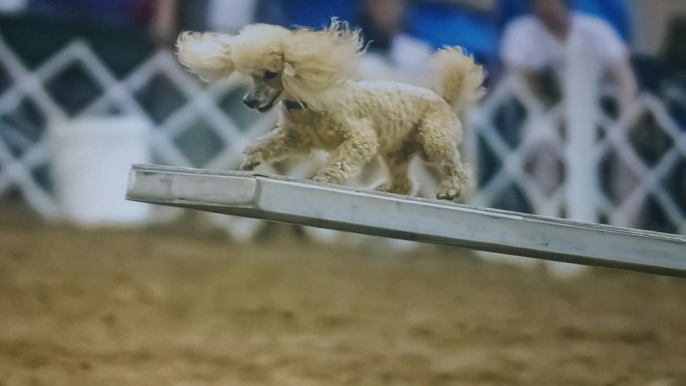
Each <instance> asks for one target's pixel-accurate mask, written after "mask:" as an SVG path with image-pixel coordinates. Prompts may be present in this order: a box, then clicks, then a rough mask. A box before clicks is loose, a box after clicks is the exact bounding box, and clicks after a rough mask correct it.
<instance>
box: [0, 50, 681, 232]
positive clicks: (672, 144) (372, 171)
mask: <svg viewBox="0 0 686 386" xmlns="http://www.w3.org/2000/svg"><path fill="white" fill-rule="evenodd" d="M65 85H76V86H75V87H79V88H80V90H83V92H82V93H79V94H78V95H76V96H75V95H71V94H70V93H65V92H64V89H65ZM70 87H71V86H70ZM243 93H244V88H243V86H242V85H241V84H240V83H239V82H238V81H236V80H233V79H229V80H227V81H225V82H221V83H216V84H213V85H211V86H209V87H205V86H204V85H203V84H201V83H200V82H198V81H197V80H196V79H195V77H193V76H191V75H189V74H187V73H186V72H185V71H184V70H183V69H182V68H180V66H179V65H178V64H177V63H176V60H175V58H174V57H173V54H172V53H171V52H166V51H160V52H158V53H157V54H155V55H154V56H153V57H151V58H150V59H148V60H147V61H145V62H144V63H142V64H141V65H140V66H139V67H138V68H137V69H135V70H134V71H133V72H132V73H130V74H129V75H128V76H126V77H124V78H123V79H116V78H115V77H114V76H113V75H112V74H111V72H110V71H109V70H108V69H107V67H106V66H105V65H104V64H103V63H102V62H101V61H100V59H99V58H98V57H97V56H96V55H95V54H94V53H93V51H92V50H91V49H90V47H88V45H86V44H85V43H83V42H78V41H77V42H74V43H72V44H70V45H68V46H66V47H65V48H63V49H62V50H60V51H59V52H58V53H57V54H56V55H54V56H53V57H51V58H50V59H49V60H47V61H46V62H45V63H43V64H42V65H40V66H39V67H37V68H35V69H33V70H28V69H27V68H26V67H25V66H24V65H23V64H22V63H21V61H20V60H19V59H18V58H17V57H16V55H14V53H13V52H12V51H11V50H10V49H9V47H8V46H7V45H6V44H5V43H4V42H3V41H2V40H1V39H0V117H1V120H0V124H1V125H0V195H2V194H4V193H5V192H7V191H9V190H10V189H19V190H20V191H21V192H22V194H23V195H24V196H25V197H26V200H27V202H28V203H29V204H30V205H31V206H32V207H33V208H35V209H36V210H37V211H38V212H40V213H41V214H42V215H44V216H46V217H55V216H59V209H58V206H57V204H56V201H55V199H54V192H53V189H52V184H51V181H50V179H49V174H50V173H48V172H47V170H48V167H49V165H48V157H47V155H46V149H45V143H44V139H45V136H44V134H45V132H46V129H47V127H48V126H49V125H50V124H51V122H53V121H55V120H63V119H74V118H78V117H81V116H86V115H93V114H96V115H103V114H134V115H139V116H143V117H146V118H147V119H148V120H149V122H150V125H151V126H152V127H153V128H154V129H153V132H154V135H153V150H154V156H155V160H156V162H159V163H163V164H169V165H178V166H195V167H204V168H212V169H231V168H236V167H237V166H238V164H239V162H240V159H241V152H242V150H243V148H244V147H245V145H246V144H248V143H249V142H250V141H252V140H253V139H254V138H255V137H257V136H259V135H261V134H263V133H265V132H266V131H268V130H269V129H270V128H272V127H273V125H274V123H275V121H276V116H275V115H274V114H271V115H259V114H256V113H253V112H251V111H249V110H248V109H245V108H244V107H243V106H242V105H241V102H240V100H241V97H242V95H243ZM549 94H550V95H552V97H548V98H546V99H539V98H537V97H536V96H535V95H534V94H533V93H532V92H531V91H530V89H529V87H528V85H527V84H526V83H525V82H524V81H523V80H522V79H519V78H516V77H510V78H507V79H506V80H504V81H503V82H501V83H500V84H499V85H498V86H497V87H496V88H495V89H494V90H492V91H491V92H490V94H489V96H488V98H487V99H486V100H485V101H484V103H483V104H482V105H481V106H479V107H478V108H476V109H474V111H472V112H471V113H470V114H469V117H468V125H467V126H468V129H467V130H466V131H467V143H466V145H465V149H464V151H465V153H467V156H468V158H469V159H471V162H472V163H473V164H474V166H475V167H476V168H477V173H475V177H477V178H476V179H477V180H478V181H479V186H478V189H477V190H476V192H475V193H473V194H471V195H470V196H469V201H470V202H471V203H473V204H476V205H481V206H490V207H500V208H506V209H514V210H522V211H530V212H535V213H539V214H544V215H551V216H564V215H565V212H566V210H567V206H568V205H569V204H570V203H568V202H567V201H566V198H565V188H566V187H565V176H566V172H567V165H566V164H565V160H564V158H563V153H564V149H565V136H566V133H565V131H566V122H565V112H564V107H563V106H564V99H563V97H562V96H560V95H559V94H558V93H549ZM603 103H604V102H603ZM596 125H597V133H598V142H597V151H598V154H600V157H599V158H598V165H597V175H598V178H601V179H602V181H601V182H602V183H601V186H602V189H601V190H602V191H601V192H599V194H598V197H595V198H594V202H595V203H596V207H597V213H598V215H599V218H600V219H601V220H602V221H604V222H607V223H610V224H613V225H620V226H634V227H642V228H650V229H656V230H663V231H669V232H681V233H684V232H686V225H684V224H686V136H685V134H684V132H685V128H686V93H685V92H684V91H683V90H682V89H680V88H678V87H668V88H666V90H665V92H664V95H661V96H655V95H647V94H644V95H641V97H640V98H639V100H637V101H636V103H635V106H633V108H632V109H631V111H630V113H628V114H625V115H624V116H623V117H622V118H621V119H619V118H617V117H616V114H615V113H614V111H613V108H612V106H611V105H610V106H609V107H606V106H605V104H601V105H599V108H598V114H597V120H596ZM322 162H323V158H322V156H321V155H317V154H315V155H313V156H312V157H309V158H307V159H306V160H305V162H302V161H301V162H298V161H297V160H295V161H291V162H284V163H281V164H279V165H276V166H275V168H276V169H275V170H276V171H278V172H281V173H287V174H290V175H294V176H299V177H309V176H311V175H312V174H313V173H314V171H315V170H316V169H317V167H318V165H320V164H321V163H322ZM412 169H413V171H414V174H415V177H416V179H417V180H418V181H419V183H420V190H419V194H420V195H423V196H428V197H430V196H432V195H433V194H434V192H435V188H436V178H435V172H434V171H433V170H432V169H431V168H427V167H425V166H424V165H422V164H421V162H415V164H413V165H412ZM382 176H383V173H382V170H381V168H380V166H379V165H372V166H370V167H369V168H368V169H367V171H366V172H365V173H364V175H363V176H362V177H361V178H360V179H359V180H358V181H354V182H353V184H356V185H359V186H370V185H372V184H373V183H374V182H376V181H377V180H378V179H380V178H382ZM212 221H214V222H216V223H218V224H219V225H221V226H224V227H226V228H227V229H228V230H229V232H231V233H232V234H234V235H235V236H236V237H237V238H241V239H250V238H251V237H252V236H253V235H254V234H256V233H257V232H259V230H260V229H261V226H262V225H261V223H257V222H252V221H250V220H238V219H231V218H226V217H212ZM308 232H309V231H308ZM311 233H312V237H315V238H319V239H321V240H322V241H326V240H329V239H337V238H339V237H340V236H336V235H331V234H329V233H326V232H319V231H313V232H311Z"/></svg>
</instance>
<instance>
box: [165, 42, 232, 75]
mask: <svg viewBox="0 0 686 386" xmlns="http://www.w3.org/2000/svg"><path fill="white" fill-rule="evenodd" d="M231 39H232V37H231V36H229V35H223V34H216V33H198V32H184V33H182V34H181V35H179V38H178V40H177V41H176V57H177V58H178V60H179V62H180V63H181V64H182V65H183V66H184V67H185V68H186V69H187V70H188V71H190V72H192V73H194V74H197V75H198V76H199V77H200V79H202V80H204V81H206V82H209V81H213V80H217V79H221V78H225V77H228V76H229V75H231V73H232V72H233V70H234V65H233V61H232V60H231Z"/></svg>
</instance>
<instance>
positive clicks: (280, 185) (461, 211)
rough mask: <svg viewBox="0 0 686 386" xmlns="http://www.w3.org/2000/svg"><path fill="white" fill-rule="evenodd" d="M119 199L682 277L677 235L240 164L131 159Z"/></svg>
mask: <svg viewBox="0 0 686 386" xmlns="http://www.w3.org/2000/svg"><path fill="white" fill-rule="evenodd" d="M127 198H128V199H129V200H133V201H141V202H147V203H152V204H158V205H167V206H175V207H183V208H190V209H197V210H203V211H208V212H216V213H223V214H229V215H238V216H244V217H252V218H259V219H265V220H271V221H279V222H287V223H294V224H301V225H307V226H315V227H321V228H329V229H337V230H342V231H349V232H356V233H364V234H370V235H376V236H383V237H391V238H397V239H405V240H412V241H419V242H425V243H434V244H443V245H450V246H455V247H463V248H471V249H477V250H484V251H491V252H498V253H507V254H512V255H520V256H527V257H534V258H539V259H544V260H551V261H561V262H567V263H575V264H584V265H594V266H600V267H608V268H619V269H626V270H632V271H638V272H649V273H656V274H664V275H672V276H680V277H686V237H683V236H677V235H668V234H661V233H656V232H648V231H640V230H633V229H626V228H616V227H611V226H606V225H599V224H592V223H585V222H579V221H572V220H565V219H556V218H546V217H541V216H533V215H526V214H521V213H515V212H508V211H501V210H493V209H481V208H475V207H470V206H466V205H460V204H454V203H449V202H443V201H434V200H426V199H421V198H414V197H405V196H398V195H392V194H385V193H379V192H372V191H367V190H360V189H352V188H349V187H345V186H338V185H329V184H321V183H316V182H312V181H303V180H297V179H293V178H284V177H277V176H271V175H267V174H261V173H247V172H213V171H208V170H199V169H187V168H173V167H164V166H154V165H134V167H133V168H132V170H131V173H130V175H129V186H128V191H127Z"/></svg>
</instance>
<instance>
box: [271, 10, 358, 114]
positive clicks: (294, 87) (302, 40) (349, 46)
mask: <svg viewBox="0 0 686 386" xmlns="http://www.w3.org/2000/svg"><path fill="white" fill-rule="evenodd" d="M283 51H284V71H283V74H282V77H281V80H282V82H283V85H284V87H285V89H286V91H288V92H289V93H290V94H291V95H292V96H293V97H294V98H296V99H297V100H298V101H299V102H304V103H307V105H308V107H309V108H311V109H314V110H323V109H326V108H327V107H328V105H330V104H331V102H335V100H336V99H338V98H337V96H336V95H337V94H336V93H335V91H334V90H335V89H336V88H337V87H339V86H341V85H342V84H344V83H345V82H346V81H347V80H349V79H352V78H354V77H355V76H356V75H357V66H358V62H359V57H360V54H361V51H362V39H361V36H360V31H359V30H357V29H351V28H349V27H348V24H347V23H343V22H339V21H338V20H336V19H333V20H332V22H331V25H330V26H329V27H327V28H324V29H323V30H320V31H313V30H310V29H307V28H300V29H297V30H295V31H293V34H292V36H290V37H288V38H287V39H285V40H284V47H283ZM332 91H333V92H332Z"/></svg>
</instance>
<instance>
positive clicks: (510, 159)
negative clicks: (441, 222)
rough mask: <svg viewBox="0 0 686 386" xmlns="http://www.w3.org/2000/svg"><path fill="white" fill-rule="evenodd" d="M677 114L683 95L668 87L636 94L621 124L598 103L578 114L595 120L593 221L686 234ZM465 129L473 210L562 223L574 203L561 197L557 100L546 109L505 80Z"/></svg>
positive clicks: (685, 101)
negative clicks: (473, 159)
mask: <svg viewBox="0 0 686 386" xmlns="http://www.w3.org/2000/svg"><path fill="white" fill-rule="evenodd" d="M609 99H610V98H605V99H604V101H608V100H609ZM685 107H686V98H685V95H684V93H683V91H680V90H679V89H678V88H675V89H670V90H669V92H667V93H666V95H665V96H664V98H663V99H661V98H658V97H657V96H655V95H650V94H642V95H640V96H639V98H638V99H637V100H636V101H635V103H634V104H633V106H631V108H630V109H628V112H626V113H625V114H624V115H623V116H622V117H621V118H618V117H616V116H615V114H613V113H612V112H611V110H612V109H611V108H603V107H602V104H600V103H599V104H598V106H597V109H596V110H595V111H585V112H582V113H584V114H592V115H593V117H594V121H595V128H590V129H591V130H595V135H596V137H597V141H596V143H595V148H594V149H593V151H592V152H591V153H592V154H594V155H595V157H596V162H595V166H594V168H593V169H594V170H591V173H593V174H594V175H595V176H594V178H597V179H598V180H599V181H598V185H599V186H601V187H602V189H599V190H598V191H595V189H593V188H592V187H590V186H589V189H588V193H589V195H592V197H591V202H592V203H593V205H594V209H595V211H596V213H597V216H598V219H600V220H602V221H603V222H607V223H609V224H612V225H617V226H627V227H641V228H651V229H655V230H661V231H668V232H680V233H684V232H686V196H685V195H686V191H685V190H684V189H685V188H686V148H685V147H684V144H685V143H686V133H685V130H686V127H684V123H686V122H684V121H681V122H679V121H678V119H677V118H675V114H678V113H679V112H681V113H682V114H683V112H686V110H685ZM670 110H671V111H672V112H671V113H670ZM685 116H686V115H682V119H683V117H685ZM471 123H472V125H471V126H472V132H471V139H472V140H471V143H470V144H471V146H473V147H475V148H477V149H478V151H477V153H478V155H477V157H478V159H479V167H480V168H481V170H480V173H479V174H480V180H481V181H480V182H481V183H480V188H479V194H478V195H477V196H476V197H475V203H476V204H477V205H482V206H489V207H502V208H508V209H514V210H528V211H532V212H535V213H539V214H544V215H552V216H563V215H565V213H567V212H568V210H569V208H570V206H572V205H574V204H575V203H574V202H569V200H568V199H567V197H566V196H567V195H566V189H567V186H566V185H567V183H566V179H565V174H566V171H565V170H566V169H567V167H568V165H566V162H565V158H564V154H565V143H566V137H567V135H568V133H566V124H567V122H566V118H565V107H564V97H563V99H562V100H559V101H555V102H553V103H551V104H549V105H546V103H544V102H543V101H541V100H539V99H538V98H537V97H536V96H534V95H533V94H532V93H531V91H530V90H529V88H528V87H527V85H526V84H525V82H524V81H523V80H522V79H521V78H518V77H510V78H508V79H506V80H505V81H503V82H501V83H500V84H499V85H498V86H497V87H496V88H495V90H493V91H492V92H491V94H490V96H489V97H488V98H487V100H486V101H485V103H484V104H483V105H482V106H481V107H480V108H479V109H478V110H477V111H475V112H474V114H472V116H471Z"/></svg>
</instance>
